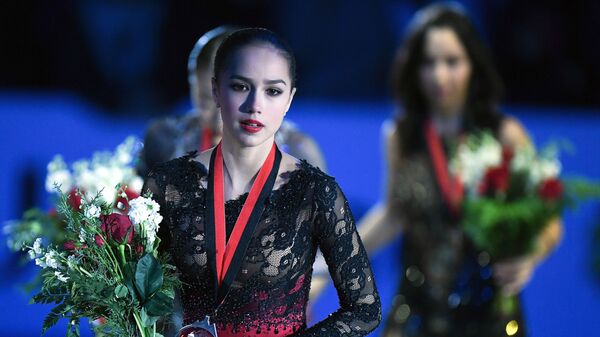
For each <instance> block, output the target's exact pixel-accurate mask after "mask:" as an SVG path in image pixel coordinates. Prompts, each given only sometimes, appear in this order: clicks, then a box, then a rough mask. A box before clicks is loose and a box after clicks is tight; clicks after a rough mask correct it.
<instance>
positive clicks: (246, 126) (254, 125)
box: [240, 119, 264, 133]
mask: <svg viewBox="0 0 600 337" xmlns="http://www.w3.org/2000/svg"><path fill="white" fill-rule="evenodd" d="M240 127H241V128H242V130H244V131H246V132H249V133H257V132H259V131H260V130H262V128H263V127H264V124H263V123H261V122H259V121H257V120H255V119H244V120H243V121H240Z"/></svg>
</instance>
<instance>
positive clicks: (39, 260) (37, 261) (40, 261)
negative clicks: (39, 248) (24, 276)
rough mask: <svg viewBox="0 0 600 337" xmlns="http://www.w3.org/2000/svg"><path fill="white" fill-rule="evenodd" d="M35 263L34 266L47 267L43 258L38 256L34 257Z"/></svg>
mask: <svg viewBox="0 0 600 337" xmlns="http://www.w3.org/2000/svg"><path fill="white" fill-rule="evenodd" d="M35 265H36V266H40V267H41V268H46V267H48V265H47V264H46V262H44V259H42V258H39V257H38V258H37V259H35Z"/></svg>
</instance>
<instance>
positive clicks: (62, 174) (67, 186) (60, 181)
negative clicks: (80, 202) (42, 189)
mask: <svg viewBox="0 0 600 337" xmlns="http://www.w3.org/2000/svg"><path fill="white" fill-rule="evenodd" d="M56 185H58V186H60V191H61V192H62V193H66V192H68V191H69V190H71V188H72V187H73V182H72V178H71V173H70V172H69V171H68V170H60V171H55V172H52V173H48V176H47V177H46V191H47V192H48V193H55V192H56V189H55V186H56Z"/></svg>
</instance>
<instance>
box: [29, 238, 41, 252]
mask: <svg viewBox="0 0 600 337" xmlns="http://www.w3.org/2000/svg"><path fill="white" fill-rule="evenodd" d="M31 250H33V252H34V253H35V255H36V256H39V255H42V238H37V239H35V241H34V242H33V247H32V248H31Z"/></svg>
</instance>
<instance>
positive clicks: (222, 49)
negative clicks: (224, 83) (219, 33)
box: [214, 28, 296, 88]
mask: <svg viewBox="0 0 600 337" xmlns="http://www.w3.org/2000/svg"><path fill="white" fill-rule="evenodd" d="M254 43H265V44H268V45H271V46H272V47H273V48H275V49H277V51H278V52H279V53H280V54H281V55H283V57H285V59H286V60H287V62H288V67H289V72H290V78H291V81H292V85H291V87H292V88H294V87H296V59H295V58H294V53H293V52H292V49H291V48H290V46H289V45H288V44H287V43H286V42H285V41H283V40H282V39H281V38H279V37H278V36H277V35H276V34H275V33H273V32H272V31H270V30H268V29H265V28H244V29H240V30H237V31H235V32H233V33H231V34H230V35H228V36H227V37H226V38H225V40H224V41H223V42H222V43H221V45H220V46H219V49H218V50H217V54H216V56H215V63H214V67H215V74H214V76H215V78H216V79H217V80H218V79H219V75H220V74H221V72H222V71H224V70H225V68H226V67H227V65H228V63H229V61H230V59H231V56H232V55H233V54H234V53H235V52H236V51H237V50H238V49H240V48H241V47H244V46H247V45H250V44H254Z"/></svg>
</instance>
